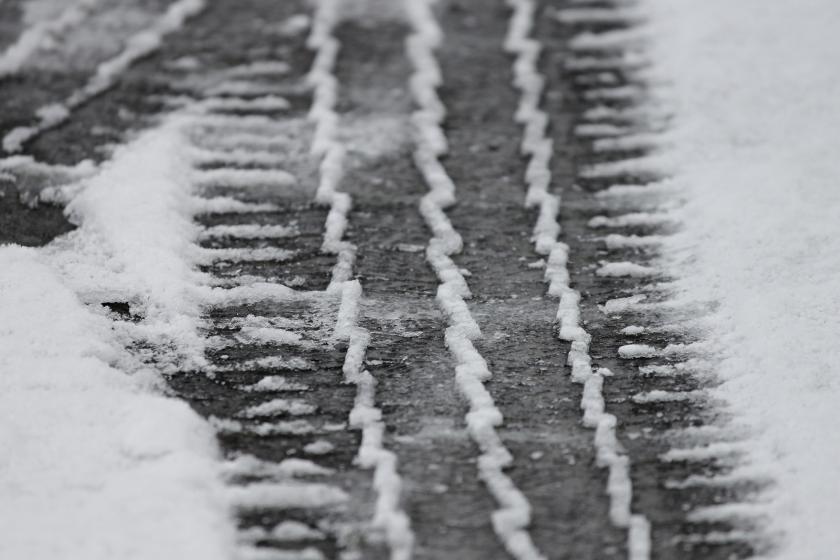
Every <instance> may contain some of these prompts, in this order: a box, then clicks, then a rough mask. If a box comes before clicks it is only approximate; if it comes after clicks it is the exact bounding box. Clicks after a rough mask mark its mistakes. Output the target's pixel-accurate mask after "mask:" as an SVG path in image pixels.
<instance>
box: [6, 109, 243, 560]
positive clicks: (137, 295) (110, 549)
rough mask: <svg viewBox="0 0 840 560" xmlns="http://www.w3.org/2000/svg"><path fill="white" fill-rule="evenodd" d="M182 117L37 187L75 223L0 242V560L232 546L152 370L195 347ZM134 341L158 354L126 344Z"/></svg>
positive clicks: (206, 450)
mask: <svg viewBox="0 0 840 560" xmlns="http://www.w3.org/2000/svg"><path fill="white" fill-rule="evenodd" d="M183 124H184V123H183V122H182V120H181V119H179V118H173V119H171V120H168V121H166V122H165V123H163V124H162V125H161V126H159V127H157V128H154V129H151V130H149V131H147V132H145V133H143V134H141V135H139V136H138V137H137V138H136V139H135V140H133V141H131V142H129V143H128V144H126V145H125V146H123V147H121V148H119V149H118V150H117V151H116V152H115V153H114V156H113V158H112V159H111V160H110V161H108V162H106V163H104V164H103V165H101V166H100V167H99V168H98V169H96V170H92V169H86V172H85V173H81V174H75V175H72V174H71V175H70V177H71V178H72V179H71V180H72V181H73V182H71V183H70V184H68V185H67V186H66V188H64V189H58V190H57V191H56V192H54V193H52V196H56V197H58V198H64V199H65V200H69V203H68V204H67V207H66V213H67V215H68V216H69V217H70V218H71V219H72V220H73V221H74V222H75V223H76V224H77V225H78V228H77V229H75V230H74V231H72V232H70V233H68V234H65V235H63V236H59V237H58V238H56V239H55V240H54V241H53V242H52V243H50V244H48V245H47V246H45V247H43V248H38V249H28V248H22V247H16V246H4V247H3V248H0V309H2V310H3V315H4V317H5V318H6V319H5V320H4V321H3V324H4V327H3V329H2V331H0V361H2V368H0V388H2V391H0V393H2V395H1V396H0V400H1V401H2V406H0V411H2V412H0V416H2V421H0V455H3V456H4V457H6V459H5V460H3V461H0V496H2V500H0V522H2V524H3V526H4V527H5V528H6V529H7V530H8V533H7V536H6V537H5V538H4V539H2V542H0V557H3V558H27V559H40V558H43V559H47V558H56V557H61V558H86V559H92V560H96V559H100V558H101V559H103V560H104V559H106V558H109V559H110V558H114V557H119V558H129V559H130V558H138V559H140V558H142V559H147V558H172V559H175V558H178V559H181V558H202V559H212V558H218V559H219V560H222V559H225V558H230V557H231V555H232V554H233V550H234V548H233V547H234V543H235V535H234V523H233V519H232V514H231V512H230V511H229V509H230V508H229V504H228V497H227V495H226V492H225V490H224V484H223V481H222V479H221V476H220V473H219V461H218V459H219V458H218V456H217V455H218V449H217V444H216V441H215V433H214V430H213V429H212V427H211V426H210V425H209V424H208V423H207V422H205V421H203V420H202V419H201V418H200V417H199V416H198V415H197V414H196V413H195V412H193V411H192V410H191V409H190V408H189V406H188V405H187V404H186V403H184V402H183V401H180V400H177V399H174V398H167V397H165V396H164V391H165V384H164V383H163V381H162V380H161V379H160V377H159V373H158V372H160V371H166V370H173V369H175V368H178V367H184V366H187V365H200V364H201V363H203V354H204V341H203V340H202V337H201V336H199V334H198V329H199V327H200V306H201V293H202V292H201V290H202V289H203V288H204V277H203V275H202V274H200V273H198V272H197V271H196V268H195V264H196V262H197V259H198V258H199V253H197V252H196V246H195V245H194V241H195V239H196V238H197V233H198V232H197V227H196V226H195V225H194V224H193V222H192V212H193V206H194V205H193V197H192V194H191V188H192V187H191V182H190V174H189V171H190V160H189V158H187V157H185V153H184V150H183V149H182V146H183V145H184V142H183V136H182V125H183ZM106 303H111V304H113V303H118V304H121V305H127V309H128V313H129V315H130V316H131V319H132V320H128V319H129V317H118V316H117V315H115V314H114V313H110V314H109V311H108V309H107V308H106V307H105V306H104V304H106ZM138 341H140V342H142V341H149V342H152V343H153V344H154V345H155V346H156V347H158V348H160V349H161V351H160V352H156V354H155V355H154V356H151V355H148V354H146V353H141V354H140V355H136V354H132V353H129V352H127V351H126V348H128V347H130V346H132V345H133V343H135V342H138ZM149 359H151V360H152V361H153V362H154V369H152V368H151V367H149V366H147V365H146V363H148V361H149ZM45 535H49V538H45ZM93 535H95V538H93V537H92V536H93Z"/></svg>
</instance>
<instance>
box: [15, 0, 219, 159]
mask: <svg viewBox="0 0 840 560" xmlns="http://www.w3.org/2000/svg"><path fill="white" fill-rule="evenodd" d="M205 5H206V2H205V0H178V1H177V2H175V3H174V4H172V5H170V6H169V8H168V9H167V10H166V12H164V14H163V15H162V16H160V17H159V18H158V19H157V20H156V21H155V23H154V25H152V26H151V27H149V28H148V29H144V30H143V31H140V32H138V33H136V34H135V35H133V36H132V37H130V38H129V39H128V41H127V43H126V46H125V48H124V49H123V50H122V52H120V53H119V54H118V55H117V56H115V57H112V58H110V59H108V60H106V61H104V62H102V63H101V64H100V65H99V66H98V67H97V69H96V73H94V75H93V76H91V77H90V79H89V80H88V82H87V83H86V84H85V85H84V86H83V87H82V88H81V89H78V90H76V91H75V92H74V93H73V94H72V95H71V96H70V97H68V98H67V99H65V100H64V101H63V102H60V103H53V104H49V105H44V106H43V107H41V108H40V109H38V111H37V112H36V115H37V116H38V119H39V121H38V123H37V124H35V125H33V126H19V127H17V128H14V129H12V130H11V131H10V132H8V133H7V134H6V135H5V136H4V137H3V149H4V150H5V151H7V152H19V151H20V150H21V149H22V148H23V145H24V144H25V143H26V142H29V141H30V140H32V139H33V138H35V137H37V136H38V135H40V134H41V133H43V132H45V131H47V130H50V129H52V128H55V127H57V126H59V125H60V124H62V123H64V122H65V121H67V119H69V118H70V115H71V114H72V112H73V111H74V110H75V109H76V108H78V107H79V106H81V105H83V104H84V103H86V102H88V101H89V100H90V99H92V98H94V97H96V96H97V95H100V94H101V93H103V92H105V91H107V90H108V89H110V88H111V87H113V85H114V84H115V83H116V82H117V80H118V79H119V77H120V75H121V74H122V73H124V72H125V71H126V70H127V69H128V68H129V67H130V66H131V65H132V64H134V63H135V62H136V61H137V60H139V59H141V58H143V57H144V56H148V55H149V54H150V53H152V52H154V51H155V50H157V49H158V48H159V47H160V45H161V43H162V41H163V37H164V36H165V35H168V34H169V33H172V32H174V31H177V30H178V29H180V28H181V27H182V26H183V24H184V22H185V21H186V20H187V19H188V18H190V17H192V16H195V15H197V14H198V13H199V12H201V11H202V10H203V9H204V7H205Z"/></svg>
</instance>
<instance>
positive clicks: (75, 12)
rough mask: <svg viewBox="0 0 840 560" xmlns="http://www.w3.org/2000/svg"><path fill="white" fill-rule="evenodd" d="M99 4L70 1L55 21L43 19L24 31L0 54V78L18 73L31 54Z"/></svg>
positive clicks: (96, 0) (96, 2) (82, 19)
mask: <svg viewBox="0 0 840 560" xmlns="http://www.w3.org/2000/svg"><path fill="white" fill-rule="evenodd" d="M101 2H102V0H75V1H72V0H71V3H70V5H69V6H67V7H66V8H64V10H62V11H61V13H60V14H58V17H56V18H55V19H44V20H41V21H38V22H36V23H34V24H33V25H32V26H30V27H29V28H27V29H25V30H24V31H23V33H21V35H20V37H18V39H17V40H16V41H15V42H14V43H13V44H11V45H9V46H8V47H7V48H6V50H5V51H3V52H2V53H0V78H5V77H7V76H12V75H14V74H17V73H18V72H20V71H21V69H22V68H23V67H24V65H25V64H26V61H27V60H28V59H29V57H30V56H32V54H33V53H35V52H36V51H38V49H40V48H42V47H43V46H44V45H45V43H49V42H50V39H51V38H52V37H58V36H61V34H62V33H64V32H65V31H66V30H67V29H69V28H71V27H73V26H74V25H78V24H79V23H81V22H83V21H84V20H85V18H87V16H88V15H89V14H90V13H91V12H93V10H94V9H95V8H96V7H97V6H98V5H99V4H100V3H101Z"/></svg>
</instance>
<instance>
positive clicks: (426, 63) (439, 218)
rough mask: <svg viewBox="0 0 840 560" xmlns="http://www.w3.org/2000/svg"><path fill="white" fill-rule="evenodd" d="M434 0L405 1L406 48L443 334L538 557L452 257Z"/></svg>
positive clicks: (518, 528) (505, 519) (502, 502)
mask: <svg viewBox="0 0 840 560" xmlns="http://www.w3.org/2000/svg"><path fill="white" fill-rule="evenodd" d="M433 4H434V1H433V0H422V1H418V2H411V3H407V4H406V8H407V12H408V17H409V22H410V24H411V26H412V28H413V34H412V35H411V36H410V37H409V38H408V40H407V42H406V50H407V54H408V57H409V58H410V60H411V62H412V64H413V65H414V69H415V73H414V74H413V75H412V77H411V80H410V88H411V91H412V94H413V96H414V99H415V102H416V104H417V106H418V110H417V111H416V112H415V113H414V115H413V121H414V125H415V134H416V139H415V141H416V150H415V152H414V160H415V165H416V166H417V168H418V170H419V171H420V173H421V174H422V175H423V178H424V180H425V181H426V183H427V184H428V185H429V188H430V191H429V193H428V194H427V195H425V196H424V197H423V199H422V200H421V203H420V212H421V214H422V215H423V217H424V219H425V220H426V224H427V226H428V227H429V229H430V230H431V231H432V234H433V237H432V238H431V239H430V241H429V244H428V246H427V249H426V258H427V260H428V261H429V263H430V265H431V266H432V267H433V268H434V270H435V272H436V274H437V275H438V278H439V281H440V282H441V283H440V285H439V286H438V291H437V301H438V304H439V305H440V307H441V309H442V310H443V312H444V313H445V314H446V316H447V317H448V320H449V327H447V329H446V334H445V339H446V345H447V347H448V348H449V351H450V352H451V353H452V355H453V357H454V358H455V360H456V362H457V364H458V365H457V366H456V380H457V382H458V386H459V388H460V390H461V392H462V393H463V394H464V396H465V397H466V398H467V400H468V402H469V404H470V411H469V412H468V413H467V415H466V422H467V428H468V431H469V433H470V436H471V437H472V439H473V440H474V441H475V443H476V444H477V445H478V447H479V449H480V450H481V455H480V456H479V458H478V469H479V476H480V478H481V479H482V480H483V481H484V483H485V485H486V486H487V488H488V490H489V491H490V492H491V494H492V495H493V496H494V498H495V499H496V501H497V504H498V505H499V509H497V510H496V511H494V512H493V514H492V521H493V528H494V531H495V532H496V534H497V536H498V537H499V539H500V540H501V542H502V543H503V544H504V546H505V548H506V549H507V550H508V552H509V553H510V554H511V555H512V556H514V557H515V558H517V559H533V560H540V559H543V558H545V557H544V556H543V554H542V553H541V552H540V551H539V550H537V548H536V547H535V545H534V543H533V541H532V539H531V536H530V535H529V533H528V531H527V527H528V525H529V524H530V505H529V504H528V500H527V498H526V497H525V496H524V494H522V492H521V491H520V490H519V489H518V488H517V487H516V486H515V485H514V483H513V481H512V480H511V479H510V478H509V477H508V476H507V475H506V474H505V473H504V469H505V468H506V467H508V466H510V465H511V463H512V461H513V457H512V456H511V454H510V452H509V451H508V450H507V448H506V447H505V445H504V444H503V443H502V441H501V439H500V437H499V435H498V433H497V432H496V427H498V426H500V425H501V424H502V423H503V417H502V414H501V412H500V411H499V409H498V408H497V407H496V405H495V404H494V402H493V398H492V397H491V396H490V393H489V392H488V391H487V389H486V388H485V387H484V384H483V382H484V381H486V380H487V379H489V378H490V376H491V373H490V371H489V369H488V367H487V363H486V362H485V360H484V358H483V357H482V356H481V355H480V354H479V353H478V351H477V350H476V348H475V346H474V345H473V341H474V340H476V339H478V338H480V337H481V330H480V329H479V327H478V324H477V323H476V322H475V320H474V319H473V318H472V316H471V314H470V311H469V309H468V308H467V305H466V302H465V301H464V300H465V298H469V297H471V294H470V290H469V287H468V286H467V283H466V280H465V279H464V277H463V275H462V273H461V272H460V271H459V269H458V267H457V266H456V265H455V264H454V262H453V261H452V259H451V255H454V254H456V253H458V252H459V251H460V250H461V246H462V241H461V237H460V235H459V234H458V233H457V232H456V231H455V230H454V228H453V227H452V224H451V222H450V221H449V219H448V217H447V216H446V213H445V212H444V209H445V208H446V207H448V206H451V205H452V204H454V203H455V200H456V198H455V185H454V184H453V183H452V181H451V179H450V178H449V176H448V175H447V173H446V170H445V169H444V167H443V166H442V165H441V163H440V161H439V159H438V158H439V157H440V156H441V155H443V154H444V153H445V152H446V150H447V142H446V137H445V134H444V132H443V129H442V128H441V123H442V121H443V120H444V116H445V108H444V106H443V104H442V102H441V101H440V99H439V97H438V95H437V92H436V88H437V87H439V86H440V85H441V83H442V77H441V73H440V68H439V66H438V64H437V61H436V58H435V54H434V51H435V49H436V48H437V47H438V46H439V45H440V43H441V41H442V32H441V30H440V27H439V26H438V24H437V21H436V18H435V15H434V12H433Z"/></svg>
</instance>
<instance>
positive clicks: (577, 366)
mask: <svg viewBox="0 0 840 560" xmlns="http://www.w3.org/2000/svg"><path fill="white" fill-rule="evenodd" d="M508 6H510V7H511V8H512V9H513V12H512V14H511V19H510V25H509V27H508V34H507V37H506V38H505V45H504V46H505V49H506V50H507V51H508V52H511V53H513V54H515V55H516V58H515V60H514V64H513V83H514V86H516V87H517V88H518V89H519V90H520V91H521V92H522V95H521V98H520V102H519V107H518V108H517V111H516V115H515V119H516V121H517V122H519V123H521V124H522V125H523V127H524V136H523V140H522V147H521V150H522V153H523V154H524V155H526V156H528V157H529V162H528V167H527V169H526V172H525V181H526V183H527V188H528V190H527V194H526V197H525V204H526V206H528V207H536V208H538V209H539V217H538V218H537V223H536V224H535V226H534V232H533V236H532V240H533V242H534V246H535V249H536V251H537V252H538V253H539V254H541V255H544V256H546V257H547V258H548V264H547V266H546V271H545V281H546V282H547V283H548V293H549V295H551V296H554V297H558V298H559V299H560V306H559V309H558V312H557V316H558V319H559V320H560V324H561V328H560V338H562V339H563V340H566V341H569V342H571V344H572V345H571V349H570V351H569V356H568V363H569V365H571V366H572V379H573V380H574V381H575V382H578V383H583V384H584V390H583V397H582V401H581V408H582V410H583V423H584V425H585V426H587V427H589V428H594V429H595V448H596V456H597V463H598V465H599V466H601V467H604V468H608V469H609V480H608V485H607V493H608V495H609V498H610V519H611V521H612V523H613V524H614V525H615V526H617V527H621V528H624V529H626V530H627V534H628V536H627V549H628V556H629V558H631V559H632V560H647V559H648V558H649V557H650V523H649V522H648V520H647V518H646V517H645V516H644V515H641V514H634V513H632V510H631V500H632V495H633V488H632V482H631V480H630V461H629V459H628V457H627V456H626V455H625V454H624V453H623V452H622V449H621V445H620V444H619V442H618V440H617V438H616V433H615V425H616V422H617V420H616V417H615V416H614V415H612V414H609V413H607V412H605V411H604V408H605V405H604V395H603V390H602V389H603V383H604V379H605V378H606V377H609V376H610V375H611V372H610V371H609V370H607V369H605V368H602V369H599V370H598V371H596V372H593V371H592V367H591V365H590V357H589V341H590V335H589V334H588V333H587V332H586V331H584V329H583V328H582V327H581V326H580V308H579V302H580V294H579V293H578V292H577V291H576V290H574V289H572V288H571V287H570V286H569V272H568V270H567V266H566V262H567V259H568V253H569V247H568V246H567V245H566V244H564V243H562V242H560V241H558V240H557V236H558V235H559V233H560V224H559V223H558V221H557V214H558V211H559V209H560V197H559V196H558V195H555V194H552V193H550V192H549V190H548V188H549V185H550V183H551V170H550V160H551V155H552V151H553V146H552V141H551V139H550V138H549V137H548V136H547V135H546V128H547V126H548V120H549V118H548V115H547V114H546V113H545V112H544V111H542V110H541V109H540V99H541V96H542V92H543V86H544V78H543V76H542V75H541V74H540V73H539V70H538V68H537V61H538V59H539V55H540V47H541V46H540V43H539V42H538V41H535V40H533V39H530V34H531V29H532V27H533V25H534V13H535V11H536V9H537V3H536V2H534V1H533V0H508ZM602 268H603V267H602Z"/></svg>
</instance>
